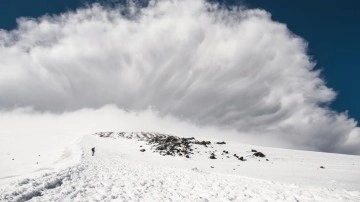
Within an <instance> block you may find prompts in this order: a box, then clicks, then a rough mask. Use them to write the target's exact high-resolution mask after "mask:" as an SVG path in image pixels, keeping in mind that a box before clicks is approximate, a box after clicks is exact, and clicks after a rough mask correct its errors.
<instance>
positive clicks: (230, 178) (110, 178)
mask: <svg viewBox="0 0 360 202" xmlns="http://www.w3.org/2000/svg"><path fill="white" fill-rule="evenodd" d="M121 142H123V144H120V145H119V144H117V143H116V142H114V141H113V142H112V143H110V142H109V141H102V140H99V138H97V137H87V138H85V139H84V141H83V142H82V144H81V146H82V148H83V151H84V152H83V154H82V158H81V162H80V163H79V164H78V165H75V166H72V167H70V168H66V169H63V170H61V171H59V172H55V173H47V174H44V175H42V176H41V177H38V178H34V179H28V178H26V179H23V180H20V181H18V182H16V183H13V184H10V185H9V186H7V187H4V188H3V189H2V190H0V200H1V201H112V200H116V201H266V200H268V201H360V194H359V192H358V191H345V190H343V189H329V188H317V187H311V186H301V185H294V184H287V183H280V182H274V181H270V180H258V179H252V178H247V177H241V176H237V175H230V174H222V173H216V172H210V171H206V170H203V169H199V168H197V167H194V168H192V169H187V168H174V167H167V166H163V165H159V164H156V162H154V163H152V164H151V163H148V162H142V160H141V158H135V159H133V158H134V155H135V154H132V153H133V152H135V151H137V150H138V148H137V147H136V148H135V145H136V144H133V142H134V140H125V139H124V140H122V141H121ZM95 144H96V148H97V153H96V155H95V156H94V157H92V156H91V155H90V152H88V150H89V148H91V146H92V145H95ZM119 146H121V147H122V148H118V147H119ZM115 148H118V150H117V151H119V150H123V151H126V152H124V153H121V152H115V151H116V149H115ZM131 148H135V149H131ZM136 155H145V154H144V153H140V152H139V153H136ZM147 155H149V156H154V155H156V156H154V159H157V158H160V159H164V160H166V159H169V158H166V157H162V156H160V155H158V154H154V153H152V154H147ZM158 156H159V157H158ZM171 158H172V157H171ZM177 161H181V160H177ZM184 163H185V162H184Z"/></svg>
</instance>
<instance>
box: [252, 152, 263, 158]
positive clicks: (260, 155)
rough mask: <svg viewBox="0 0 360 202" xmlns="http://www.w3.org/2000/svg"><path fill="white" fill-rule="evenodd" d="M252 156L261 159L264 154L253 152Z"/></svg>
mask: <svg viewBox="0 0 360 202" xmlns="http://www.w3.org/2000/svg"><path fill="white" fill-rule="evenodd" d="M253 155H254V156H256V157H261V158H264V157H265V154H263V153H261V152H255V153H254V154H253Z"/></svg>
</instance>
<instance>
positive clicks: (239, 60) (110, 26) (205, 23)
mask: <svg viewBox="0 0 360 202" xmlns="http://www.w3.org/2000/svg"><path fill="white" fill-rule="evenodd" d="M129 10H130V11H131V12H130V13H127V15H126V16H124V15H122V14H121V13H123V12H121V8H104V7H101V6H99V5H93V6H91V7H89V8H84V9H80V10H77V11H76V12H68V13H64V14H62V15H60V16H44V17H42V18H40V19H25V18H24V19H20V20H19V24H18V28H17V29H15V30H12V31H4V30H3V31H0V58H1V60H0V108H1V109H2V110H5V111H11V110H15V109H16V108H19V107H25V106H31V107H33V108H34V109H35V110H39V111H47V112H51V113H61V112H65V111H75V110H80V109H82V108H100V107H102V106H104V105H107V104H115V105H116V106H117V107H118V108H120V109H123V110H128V111H143V110H146V109H148V108H149V107H151V108H152V109H154V110H156V111H158V112H159V115H160V116H163V115H171V116H174V117H177V118H179V119H182V120H186V121H188V122H192V123H194V124H198V125H200V126H216V127H220V128H227V129H236V130H237V131H238V132H240V133H243V134H248V135H251V136H252V137H254V138H257V137H267V138H272V139H277V140H279V141H285V142H288V143H289V144H291V145H293V147H294V148H306V149H314V150H320V151H328V152H342V153H356V154H360V149H359V148H360V142H359V140H360V132H359V129H358V128H356V124H357V123H356V121H355V120H353V119H351V118H349V117H348V116H347V114H345V113H342V114H339V113H336V112H333V111H331V110H330V109H328V108H327V107H326V106H327V104H328V103H329V102H331V101H332V100H333V99H334V98H335V93H334V92H333V91H332V90H331V89H330V88H328V87H327V86H326V85H325V83H324V81H323V80H322V79H321V77H320V76H319V75H320V72H319V71H316V70H314V66H315V64H314V63H313V62H312V61H311V59H310V58H309V56H308V55H307V53H306V48H307V44H306V42H305V41H304V40H302V39H301V38H299V37H298V36H295V35H294V34H292V33H291V32H290V31H289V30H288V29H287V27H286V25H284V24H281V23H278V22H274V21H272V20H271V16H270V14H269V13H267V12H266V11H263V10H257V9H244V8H234V9H233V10H224V9H220V8H218V7H216V6H215V5H212V4H209V3H206V2H205V1H202V0H196V1H194V0H182V1H177V0H175V1H167V0H165V1H159V2H155V1H153V2H151V3H150V4H149V6H148V7H146V8H141V9H139V8H135V7H133V8H131V9H129Z"/></svg>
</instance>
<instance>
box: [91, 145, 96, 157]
mask: <svg viewBox="0 0 360 202" xmlns="http://www.w3.org/2000/svg"><path fill="white" fill-rule="evenodd" d="M91 152H92V156H94V155H95V147H93V148H91Z"/></svg>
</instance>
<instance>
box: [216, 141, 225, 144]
mask: <svg viewBox="0 0 360 202" xmlns="http://www.w3.org/2000/svg"><path fill="white" fill-rule="evenodd" d="M216 144H226V142H224V141H222V142H216Z"/></svg>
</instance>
